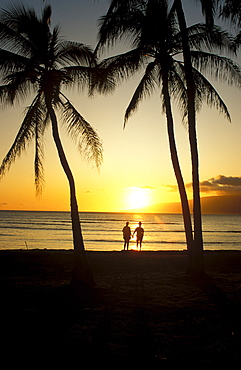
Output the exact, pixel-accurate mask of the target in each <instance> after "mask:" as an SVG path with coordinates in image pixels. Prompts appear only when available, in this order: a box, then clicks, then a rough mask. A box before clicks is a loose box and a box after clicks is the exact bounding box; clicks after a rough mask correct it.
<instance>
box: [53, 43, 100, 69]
mask: <svg viewBox="0 0 241 370" xmlns="http://www.w3.org/2000/svg"><path fill="white" fill-rule="evenodd" d="M57 46H58V49H57V52H56V53H55V54H56V56H55V60H56V62H58V63H59V64H60V65H62V66H67V65H73V64H74V65H76V66H87V67H94V66H95V65H96V63H97V61H96V57H95V54H94V53H93V51H92V49H91V47H89V46H87V45H85V44H82V43H78V42H71V41H62V42H59V43H58V45H57Z"/></svg>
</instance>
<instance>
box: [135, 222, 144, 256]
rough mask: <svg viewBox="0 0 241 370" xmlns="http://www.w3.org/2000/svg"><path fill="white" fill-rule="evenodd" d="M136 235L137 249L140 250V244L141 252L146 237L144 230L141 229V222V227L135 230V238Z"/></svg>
mask: <svg viewBox="0 0 241 370" xmlns="http://www.w3.org/2000/svg"><path fill="white" fill-rule="evenodd" d="M135 233H136V247H137V249H138V245H139V244H140V250H141V244H142V240H143V236H144V229H143V228H142V227H141V222H139V226H138V227H137V228H136V229H135V231H134V233H133V236H134V235H135Z"/></svg>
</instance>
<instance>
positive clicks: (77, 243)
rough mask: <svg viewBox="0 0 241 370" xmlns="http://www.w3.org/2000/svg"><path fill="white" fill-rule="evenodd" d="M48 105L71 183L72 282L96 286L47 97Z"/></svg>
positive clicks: (57, 146) (70, 174)
mask: <svg viewBox="0 0 241 370" xmlns="http://www.w3.org/2000/svg"><path fill="white" fill-rule="evenodd" d="M46 105H47V109H48V112H49V115H50V118H51V123H52V134H53V138H54V142H55V145H56V148H57V151H58V155H59V159H60V162H61V165H62V167H63V170H64V172H65V174H66V177H67V179H68V182H69V188H70V209H71V220H72V233H73V244H74V265H73V269H72V280H71V283H72V284H74V285H79V284H81V285H82V287H83V286H85V287H86V286H94V285H95V283H94V278H93V274H92V271H91V269H90V266H89V264H88V261H87V258H86V254H85V248H84V241H83V236H82V231H81V225H80V220H79V211H78V204H77V199H76V192H75V182H74V177H73V174H72V172H71V169H70V167H69V164H68V161H67V158H66V155H65V152H64V149H63V146H62V142H61V139H60V136H59V130H58V124H57V118H56V114H55V112H54V109H53V107H52V104H51V100H50V99H48V97H47V96H46Z"/></svg>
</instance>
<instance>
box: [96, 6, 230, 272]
mask: <svg viewBox="0 0 241 370" xmlns="http://www.w3.org/2000/svg"><path fill="white" fill-rule="evenodd" d="M175 11H176V4H175V3H174V6H173V7H172V8H171V10H170V12H168V4H167V1H165V0H149V1H136V0H133V1H130V0H129V1H118V0H113V1H112V3H111V6H110V9H109V11H108V13H107V15H106V16H105V17H103V18H102V20H101V27H100V31H99V43H98V48H101V46H103V45H106V44H107V45H109V46H111V45H112V44H114V43H115V42H116V41H117V40H118V39H119V38H120V37H129V38H130V40H131V43H132V47H133V49H132V50H131V51H129V52H127V53H125V54H122V55H120V56H116V57H112V58H108V59H107V60H106V61H105V62H104V65H105V66H107V67H108V68H109V70H110V71H111V72H112V73H116V74H117V76H118V78H119V79H120V80H121V79H122V78H128V77H129V76H130V75H131V74H133V73H135V72H136V71H139V70H140V69H142V68H144V66H146V68H145V72H144V75H143V78H142V79H141V81H140V83H139V85H138V87H137V89H136V91H135V93H134V95H133V98H132V100H131V102H130V105H129V106H128V108H127V110H126V114H125V122H126V121H127V119H128V118H129V116H130V114H131V113H132V112H133V111H134V110H135V109H136V108H137V106H138V103H139V102H140V101H141V99H142V98H143V97H145V96H148V95H150V94H151V93H152V92H153V90H154V88H155V87H161V97H162V100H163V106H164V109H165V113H166V117H167V126H168V135H169V144H170V150H171V158H172V163H173V167H174V171H175V175H176V179H177V183H178V187H179V192H180V197H181V202H182V207H183V216H184V225H185V231H186V237H187V246H188V249H190V250H192V227H191V225H190V211H189V207H188V204H187V197H186V191H185V187H184V182H183V178H182V175H181V170H180V165H179V162H178V156H177V150H176V144H175V137H174V131H173V116H172V110H171V99H170V96H172V97H173V98H175V99H177V100H178V102H179V107H180V108H181V111H182V114H183V116H184V117H186V116H188V119H189V121H190V97H189V96H188V91H187V90H188V88H187V81H186V73H185V72H186V69H185V66H184V63H183V62H182V60H181V58H180V56H181V55H182V54H183V41H182V37H181V34H180V31H179V28H178V25H177V19H176V18H175ZM186 31H187V36H188V47H189V46H190V47H191V48H192V49H191V52H192V53H191V57H192V63H193V66H195V67H196V68H194V67H193V66H192V76H193V82H194V83H195V86H196V88H195V89H194V90H193V93H194V97H193V98H194V102H195V104H194V111H193V112H192V114H193V115H194V116H195V114H196V110H198V109H199V108H200V107H201V106H202V104H203V103H204V102H206V103H208V104H209V105H213V106H215V107H217V108H218V109H219V110H220V111H222V112H223V113H224V114H225V115H226V117H227V118H228V119H229V114H228V110H227V107H226V106H225V104H224V102H223V101H222V99H221V98H220V96H219V95H218V93H217V92H216V90H215V89H214V87H213V86H212V85H211V84H210V82H209V81H208V80H207V79H206V78H205V77H204V76H203V74H201V73H200V70H201V71H205V70H206V69H210V70H212V66H214V65H215V66H216V68H219V69H220V77H222V73H224V72H225V73H227V75H229V76H230V75H231V76H232V77H234V78H237V75H236V72H237V68H236V66H235V65H234V63H232V61H231V60H230V59H227V58H223V57H219V56H217V55H215V54H211V53H207V52H206V53H204V52H203V51H202V48H204V47H205V48H207V49H208V48H210V49H211V48H212V47H215V46H216V47H218V48H219V49H220V50H221V49H222V48H224V46H230V47H231V41H232V40H230V39H229V37H228V35H227V34H226V33H224V32H221V31H220V29H219V28H217V27H215V28H213V30H212V32H210V31H209V30H208V29H207V28H206V27H205V26H204V25H196V26H192V27H190V28H189V29H187V28H186ZM216 68H215V71H216ZM235 76H236V77H235ZM189 126H191V125H190V123H189ZM190 135H192V136H193V137H194V139H196V135H195V132H194V133H193V132H191V134H190ZM195 144H196V143H195ZM192 155H193V153H192ZM196 155H197V153H196ZM196 159H197V157H195V160H196ZM192 165H193V167H194V166H195V163H192ZM197 168H198V167H197ZM197 180H198V178H197ZM198 189H199V182H198ZM198 195H199V193H198ZM200 211H201V210H200V209H199V214H200ZM195 221H196V222H197V217H196V219H195ZM200 221H201V220H200V219H199V222H200ZM194 226H195V227H196V233H197V226H196V224H195V225H194ZM200 233H201V237H202V232H200ZM194 248H195V250H196V249H197V248H196V246H195V244H194ZM199 250H200V251H202V244H201V248H200V249H199ZM197 254H198V253H195V264H194V267H193V268H194V269H195V270H196V271H197V269H199V271H201V270H202V269H203V264H202V254H201V253H200V255H199V256H198V261H199V265H198V264H197V262H196V256H197ZM192 262H193V261H192Z"/></svg>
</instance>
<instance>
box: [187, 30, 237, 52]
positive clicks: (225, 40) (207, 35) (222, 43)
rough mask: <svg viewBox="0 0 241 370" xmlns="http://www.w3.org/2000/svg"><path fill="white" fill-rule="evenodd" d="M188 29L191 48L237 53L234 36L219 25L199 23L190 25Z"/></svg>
mask: <svg viewBox="0 0 241 370" xmlns="http://www.w3.org/2000/svg"><path fill="white" fill-rule="evenodd" d="M187 31H188V40H189V45H190V48H191V49H197V50H207V51H212V52H213V51H217V52H219V53H224V52H228V53H231V54H234V53H235V49H234V45H233V43H234V38H233V36H232V35H231V34H230V33H229V32H228V31H226V30H222V29H221V27H219V26H216V25H213V27H212V28H210V27H207V26H206V25H205V24H202V23H198V24H195V25H193V26H190V27H188V29H187Z"/></svg>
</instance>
